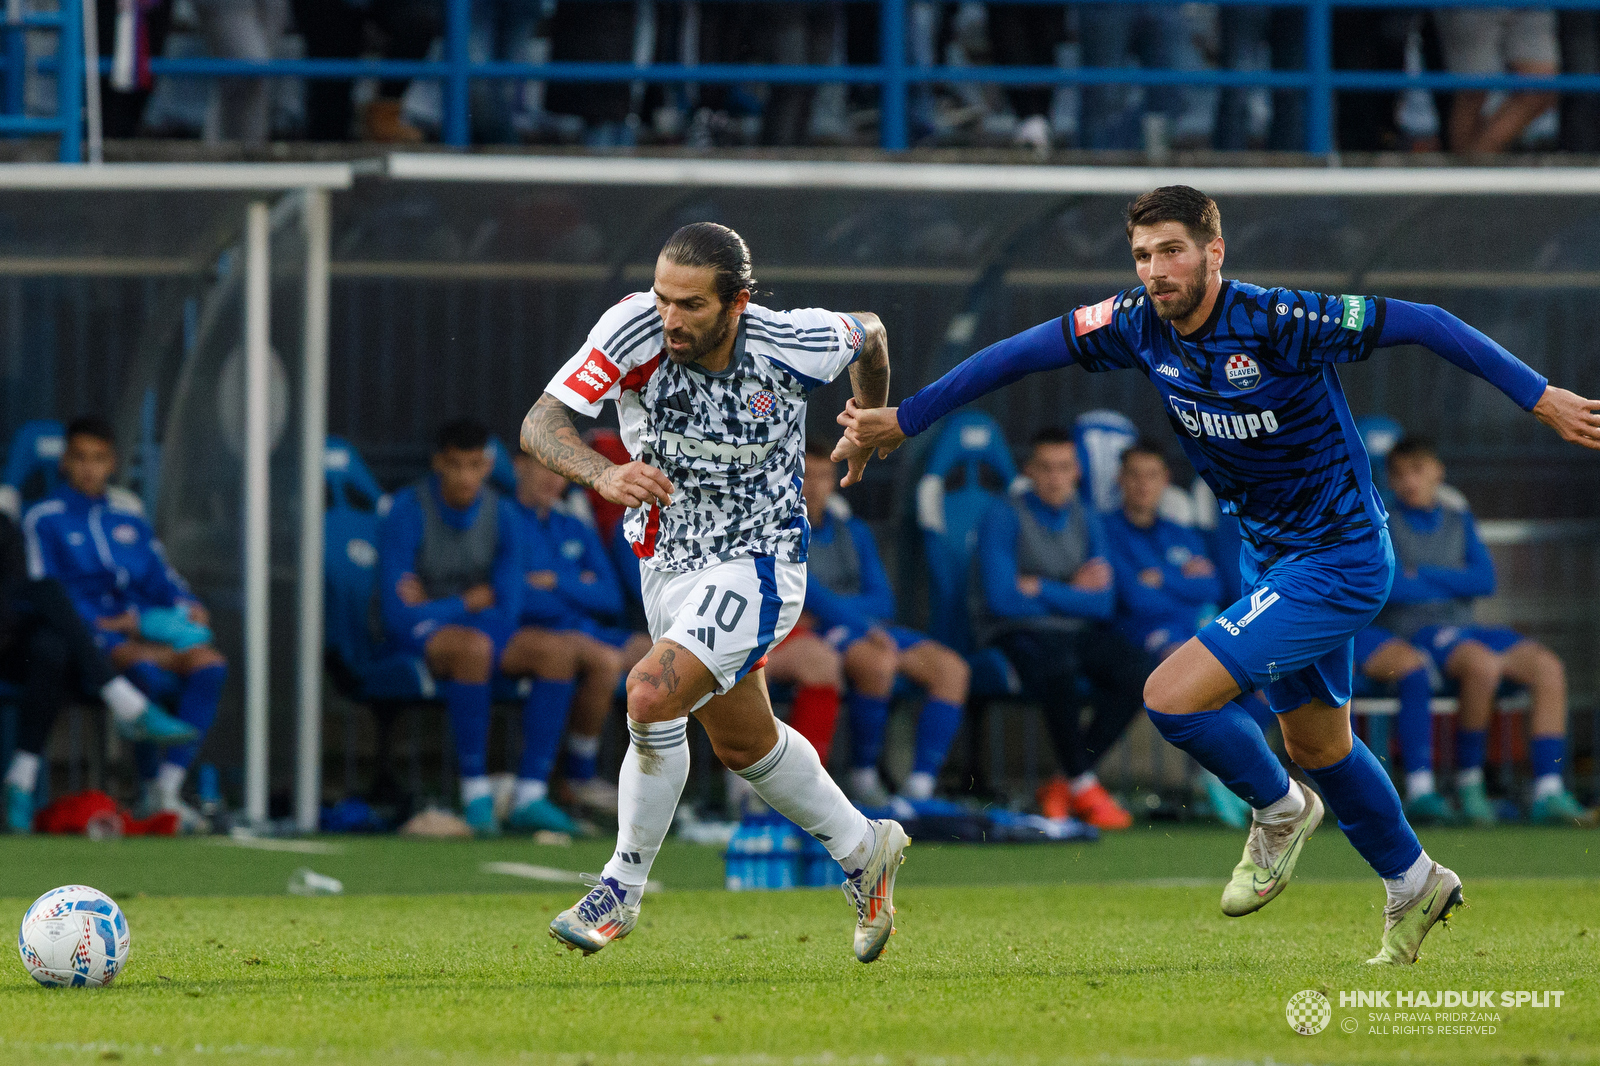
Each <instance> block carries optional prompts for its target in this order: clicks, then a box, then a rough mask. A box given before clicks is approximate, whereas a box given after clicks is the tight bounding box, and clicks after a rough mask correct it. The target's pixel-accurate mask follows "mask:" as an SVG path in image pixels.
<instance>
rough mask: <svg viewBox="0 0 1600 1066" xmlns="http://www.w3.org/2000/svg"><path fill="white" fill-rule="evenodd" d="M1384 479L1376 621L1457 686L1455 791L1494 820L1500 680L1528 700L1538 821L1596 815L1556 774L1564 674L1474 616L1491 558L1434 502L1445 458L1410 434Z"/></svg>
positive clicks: (1471, 810) (1469, 524) (1472, 815)
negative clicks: (1387, 556)
mask: <svg viewBox="0 0 1600 1066" xmlns="http://www.w3.org/2000/svg"><path fill="white" fill-rule="evenodd" d="M1388 470H1389V486H1390V488H1391V489H1393V490H1394V494H1395V498H1396V501H1397V503H1398V506H1397V507H1396V508H1395V512H1394V514H1393V515H1392V516H1391V517H1390V520H1389V532H1390V536H1391V537H1392V538H1393V541H1394V555H1395V562H1396V564H1397V569H1396V573H1395V577H1394V588H1393V590H1392V591H1391V592H1390V594H1389V605H1388V606H1387V607H1385V608H1384V609H1383V613H1382V614H1380V615H1379V616H1378V619H1377V622H1378V624H1379V625H1381V626H1383V627H1385V628H1387V629H1389V630H1391V631H1392V632H1394V633H1396V634H1399V635H1400V636H1403V637H1405V638H1406V639H1407V640H1410V641H1411V642H1412V643H1413V644H1415V645H1417V646H1418V647H1419V648H1421V649H1422V650H1423V651H1425V652H1427V653H1428V654H1429V655H1431V656H1433V660H1434V662H1435V663H1437V664H1438V665H1439V667H1440V668H1441V669H1442V670H1443V671H1444V675H1445V676H1446V677H1448V678H1450V679H1451V680H1452V681H1454V682H1456V684H1457V685H1459V686H1460V711H1459V713H1458V715H1457V719H1456V728H1457V735H1456V798H1457V800H1458V801H1459V803H1460V805H1461V812H1462V814H1463V815H1465V816H1466V817H1467V818H1468V819H1469V820H1471V821H1472V822H1474V823H1477V824H1480V825H1487V824H1492V823H1493V822H1494V821H1495V812H1494V806H1493V805H1492V804H1491V803H1490V802H1489V798H1488V795H1487V794H1486V791H1485V788H1484V780H1483V764H1484V757H1485V749H1486V746H1487V745H1486V740H1487V736H1488V733H1487V730H1488V726H1489V717H1490V714H1491V713H1492V711H1493V710H1494V700H1495V694H1496V693H1497V692H1498V690H1499V688H1500V683H1501V682H1502V681H1504V680H1509V681H1514V682H1516V683H1517V684H1520V685H1525V686H1527V688H1528V691H1529V693H1530V695H1531V696H1532V697H1533V712H1532V715H1531V721H1530V723H1529V724H1530V727H1531V732H1532V734H1533V740H1532V742H1531V744H1530V745H1529V747H1530V756H1531V760H1532V763H1533V778H1534V780H1533V803H1532V808H1531V810H1530V811H1529V816H1530V818H1531V819H1532V821H1534V822H1536V823H1543V824H1551V825H1562V824H1565V825H1571V824H1573V823H1574V822H1590V823H1592V821H1593V815H1592V813H1590V812H1587V811H1585V810H1583V808H1582V807H1580V806H1579V805H1578V801H1577V800H1576V799H1574V798H1573V796H1572V793H1570V792H1568V791H1567V788H1566V785H1565V783H1564V782H1563V780H1562V776H1561V771H1562V762H1563V759H1564V757H1565V753H1566V745H1567V676H1566V670H1565V669H1564V668H1563V666H1562V665H1561V660H1560V659H1557V658H1556V657H1555V655H1554V654H1553V653H1552V652H1551V651H1550V650H1549V649H1548V648H1546V647H1545V646H1544V645H1542V644H1540V643H1538V642H1537V641H1534V640H1529V639H1527V638H1526V637H1523V636H1522V635H1521V634H1520V633H1517V632H1516V631H1514V630H1511V629H1506V628H1504V627H1501V626H1480V625H1475V624H1474V623H1473V617H1472V601H1473V600H1474V599H1476V598H1477V597H1480V596H1489V595H1492V594H1493V593H1494V589H1495V573H1494V561H1493V560H1492V559H1490V558H1489V552H1488V550H1487V549H1485V548H1484V546H1483V541H1481V540H1479V539H1478V533H1477V528H1476V526H1475V524H1474V523H1473V520H1472V513H1471V512H1470V511H1468V510H1464V509H1462V510H1458V509H1455V508H1452V507H1447V506H1445V505H1444V504H1443V503H1442V502H1441V501H1440V488H1441V486H1443V484H1444V474H1445V471H1444V464H1443V463H1442V462H1440V461H1439V455H1438V451H1437V450H1436V449H1435V448H1434V445H1433V443H1432V442H1431V441H1428V440H1426V439H1424V438H1421V437H1406V438H1404V439H1402V440H1401V441H1400V442H1399V443H1397V444H1396V445H1395V446H1394V448H1393V450H1391V451H1390V452H1389V459H1388Z"/></svg>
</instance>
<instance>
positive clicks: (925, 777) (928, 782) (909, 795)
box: [900, 771, 937, 800]
mask: <svg viewBox="0 0 1600 1066" xmlns="http://www.w3.org/2000/svg"><path fill="white" fill-rule="evenodd" d="M935 784H937V782H936V781H935V780H934V777H933V775H932V774H928V773H922V772H920V771H913V772H912V774H911V775H910V776H909V777H907V778H906V783H905V785H904V786H903V787H901V789H900V794H901V795H902V796H904V797H905V798H906V799H908V800H925V799H932V798H933V786H934V785H935Z"/></svg>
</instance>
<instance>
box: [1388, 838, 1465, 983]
mask: <svg viewBox="0 0 1600 1066" xmlns="http://www.w3.org/2000/svg"><path fill="white" fill-rule="evenodd" d="M1465 902H1466V901H1465V900H1463V899H1462V898H1461V878H1459V877H1457V876H1456V874H1455V871H1454V870H1450V869H1446V868H1445V867H1443V866H1440V865H1439V864H1438V863H1434V864H1433V869H1432V870H1430V871H1428V880H1427V881H1426V882H1425V883H1424V884H1423V886H1422V891H1421V893H1419V894H1418V895H1417V897H1416V898H1415V899H1413V900H1409V901H1408V902H1406V903H1403V904H1401V905H1399V906H1398V907H1397V906H1393V905H1388V906H1385V907H1384V908H1383V945H1382V947H1380V948H1379V949H1378V953H1377V954H1376V955H1374V956H1373V957H1372V958H1370V959H1368V960H1367V964H1368V965H1369V966H1410V965H1411V964H1412V963H1414V962H1416V961H1417V955H1418V954H1420V953H1421V951H1422V941H1423V938H1424V937H1426V936H1427V935H1428V931H1429V930H1430V929H1432V928H1433V927H1434V926H1435V925H1440V924H1442V925H1448V924H1450V915H1451V914H1452V913H1453V912H1454V911H1455V909H1456V908H1457V907H1460V906H1463V905H1464V904H1465Z"/></svg>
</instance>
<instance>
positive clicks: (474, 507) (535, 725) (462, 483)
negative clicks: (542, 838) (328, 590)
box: [378, 419, 576, 836]
mask: <svg viewBox="0 0 1600 1066" xmlns="http://www.w3.org/2000/svg"><path fill="white" fill-rule="evenodd" d="M488 445H489V433H488V430H486V429H484V427H483V426H482V425H481V424H480V423H478V422H475V421H473V420H471V419H459V420H456V421H453V422H449V423H446V424H445V425H444V426H442V427H440V429H439V433H438V436H437V438H436V439H435V443H434V451H433V463H432V465H433V472H432V473H431V474H429V475H428V476H427V477H426V478H424V479H423V480H421V481H419V482H417V483H416V484H414V485H411V486H409V487H408V488H404V489H401V490H400V491H399V492H397V493H395V496H394V504H393V506H392V507H391V508H390V510H389V513H388V514H387V515H385V516H384V518H383V521H382V523H381V524H380V525H379V527H378V599H379V607H380V614H381V617H382V621H383V629H384V634H385V637H386V638H387V640H388V642H389V644H390V646H391V648H392V649H393V650H394V651H397V652H401V653H407V654H411V655H418V656H421V657H422V658H423V659H425V660H426V662H427V664H428V670H429V671H430V672H431V673H432V674H433V676H434V677H435V678H436V679H437V680H438V682H439V692H440V694H441V695H442V696H443V697H444V705H445V710H446V711H447V712H448V713H449V716H450V728H451V731H452V733H453V734H454V735H455V744H456V759H457V764H458V767H459V771H460V776H461V805H462V808H463V814H464V816H465V818H466V822H467V824H468V825H469V826H471V827H472V830H473V832H475V833H477V834H479V835H480V836H493V835H495V834H497V833H498V832H499V831H500V826H499V823H498V822H497V821H496V820H495V813H494V797H493V796H492V795H491V794H490V787H489V777H488V755H489V753H488V748H489V706H490V697H491V693H490V681H491V679H492V677H493V675H494V670H495V667H496V665H498V666H499V667H500V669H501V670H503V671H504V672H505V673H507V674H509V675H511V676H519V677H520V676H528V677H533V678H535V681H534V684H533V688H532V691H531V692H530V694H529V695H528V697H527V699H526V700H525V701H524V704H523V716H522V721H523V740H522V744H523V754H522V765H521V767H520V768H519V772H518V780H517V802H516V804H515V810H514V811H513V814H512V825H513V827H514V828H520V829H554V830H556V831H559V832H571V831H572V830H573V828H574V825H573V822H572V820H571V819H570V818H569V817H567V815H566V813H565V812H564V811H562V810H561V809H560V808H559V807H557V806H556V805H555V804H554V803H553V802H551V801H550V799H549V797H548V795H547V794H546V791H547V787H546V785H545V783H546V782H547V780H548V778H549V774H550V768H551V766H552V765H553V764H554V761H555V752H556V748H557V746H558V745H559V744H560V742H561V734H562V731H563V730H564V729H565V727H566V719H567V711H568V709H569V707H570V705H571V703H572V692H573V687H574V682H573V675H574V673H575V672H576V662H575V655H574V653H573V651H572V649H571V642H570V641H568V640H567V639H566V638H564V637H561V636H559V635H557V634H554V633H550V632H548V631H546V630H540V629H533V628H518V625H519V619H520V615H521V608H522V589H523V586H524V583H525V580H526V578H525V573H524V571H523V554H522V536H521V530H522V519H521V517H520V516H519V515H518V513H517V509H516V505H515V504H514V503H513V502H512V501H511V500H504V499H501V498H500V495H499V493H497V492H495V490H494V489H493V488H491V487H489V486H488V485H486V484H484V482H485V481H486V480H487V479H488V477H489V471H490V469H491V467H492V466H493V461H492V459H491V458H490V455H489V450H488Z"/></svg>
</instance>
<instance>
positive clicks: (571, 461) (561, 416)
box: [522, 393, 614, 485]
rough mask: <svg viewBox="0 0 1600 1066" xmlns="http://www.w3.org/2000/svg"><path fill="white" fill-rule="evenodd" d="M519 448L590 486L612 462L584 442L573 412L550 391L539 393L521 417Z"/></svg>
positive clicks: (563, 473)
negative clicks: (522, 417) (524, 415)
mask: <svg viewBox="0 0 1600 1066" xmlns="http://www.w3.org/2000/svg"><path fill="white" fill-rule="evenodd" d="M522 450H523V451H525V452H527V453H528V454H529V455H531V456H533V457H534V458H535V459H537V460H539V462H541V463H543V464H544V465H545V466H547V467H549V468H550V469H551V470H554V471H555V472H556V473H558V474H561V475H562V476H564V477H566V478H567V479H568V480H569V481H576V482H577V483H578V484H580V485H593V484H594V483H595V479H596V478H598V477H599V476H600V475H601V474H603V473H605V472H606V471H607V470H608V469H610V468H611V467H612V465H614V464H613V463H612V462H611V460H609V459H607V458H606V457H605V456H603V455H601V454H600V453H599V452H597V451H595V450H594V449H593V448H591V447H589V446H588V445H587V444H585V443H583V439H582V438H581V437H579V436H578V430H577V428H576V427H575V426H574V425H573V424H572V413H571V412H570V411H568V410H567V407H566V405H565V404H563V403H562V402H561V401H560V400H558V399H556V398H555V397H554V396H551V395H550V394H549V393H545V394H544V395H542V396H540V397H539V400H538V402H537V403H535V404H534V405H533V407H532V408H531V409H530V410H529V411H528V416H527V417H526V418H524V419H523V420H522Z"/></svg>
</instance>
